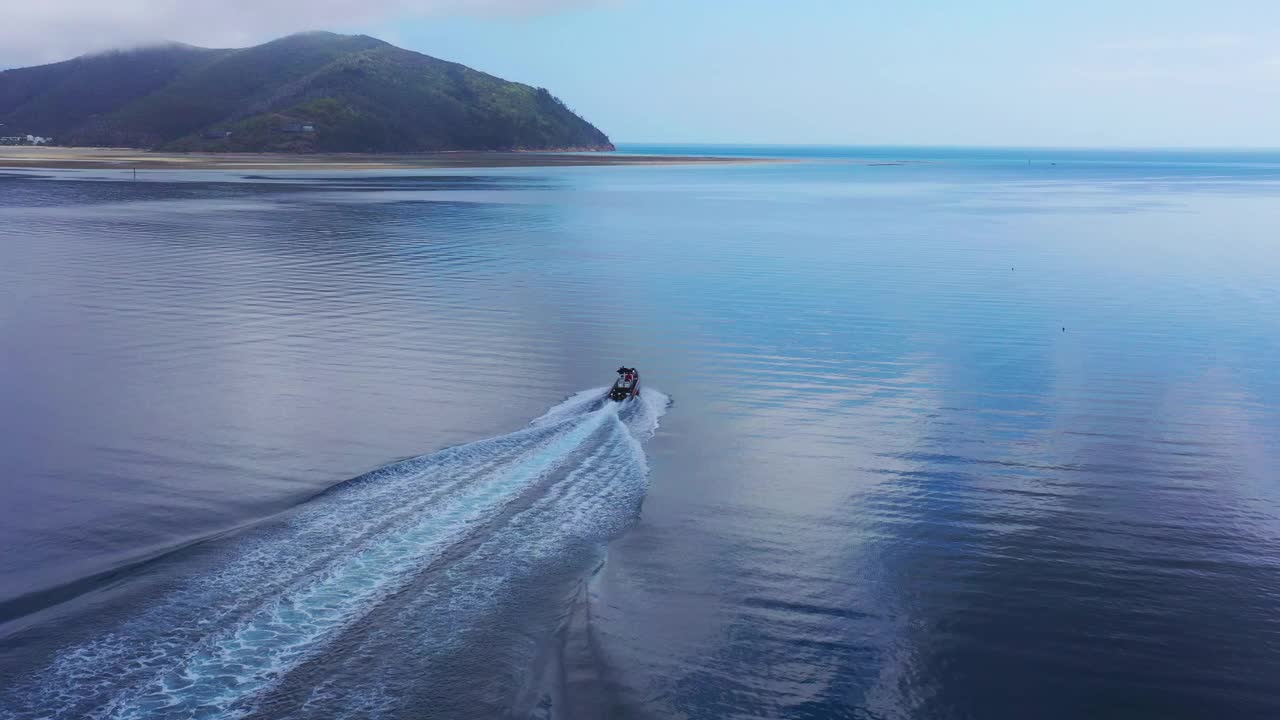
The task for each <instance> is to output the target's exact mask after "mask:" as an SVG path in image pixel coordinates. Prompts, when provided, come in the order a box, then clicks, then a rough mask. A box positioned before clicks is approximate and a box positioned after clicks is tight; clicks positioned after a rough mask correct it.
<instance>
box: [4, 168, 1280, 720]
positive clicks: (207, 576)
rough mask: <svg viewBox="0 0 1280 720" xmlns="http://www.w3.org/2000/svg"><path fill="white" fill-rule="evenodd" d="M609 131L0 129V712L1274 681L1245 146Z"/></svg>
mask: <svg viewBox="0 0 1280 720" xmlns="http://www.w3.org/2000/svg"><path fill="white" fill-rule="evenodd" d="M621 150H622V151H623V152H629V153H646V154H649V153H659V154H711V155H724V156H733V157H758V158H768V159H772V160H784V161H783V162H765V163H750V164H692V165H676V166H617V167H577V168H575V167H556V168H514V169H452V170H440V171H387V170H381V171H353V172H319V171H312V172H303V171H296V170H288V171H283V170H282V171H254V172H245V171H221V170H220V171H166V170H154V171H151V170H148V171H141V172H139V173H138V178H137V180H136V181H135V180H133V179H132V175H131V174H129V173H126V172H125V171H123V170H119V171H117V170H92V171H90V170H85V171H69V170H61V171H59V170H47V171H46V170H8V171H0V718H3V719H4V720H19V719H21V720H35V719H37V718H41V719H44V718H49V719H59V720H64V719H65V720H72V719H75V720H80V719H83V718H93V719H98V720H133V719H138V720H140V719H143V718H146V719H149V720H150V719H155V720H171V719H173V720H176V719H195V718H200V719H204V720H212V719H222V718H252V719H254V720H267V719H272V720H275V719H286V718H289V719H299V720H301V719H305V718H360V719H364V718H389V719H391V718H394V719H410V718H412V719H429V718H492V717H512V718H544V719H551V718H812V719H817V718H859V719H862V720H877V719H883V720H896V719H904V720H905V719H908V718H911V719H915V718H929V719H938V720H947V719H975V720H978V719H981V720H1004V719H1009V720H1024V719H1025V718H1050V719H1057V718H1062V719H1064V720H1065V719H1070V720H1078V719H1080V718H1124V719H1134V718H1139V719H1140V718H1151V719H1153V720H1154V719H1158V720H1175V719H1181V718H1214V719H1216V718H1276V717H1280V470H1278V468H1280V369H1278V366H1277V360H1278V359H1280V232H1278V228H1280V152H1246V151H1232V152H1224V151H1101V150H1098V151H1093V150H1052V149H1033V150H1019V149H961V148H826V147H772V146H759V147H740V146H652V145H649V146H642V145H634V146H624V147H622V148H621ZM620 365H628V366H635V367H637V368H639V370H640V373H641V377H642V391H641V396H640V398H639V399H638V400H634V401H629V402H626V403H620V404H619V403H607V402H604V401H603V400H602V396H603V395H604V393H605V387H606V386H607V385H608V383H609V382H611V380H612V378H613V377H614V370H615V369H616V368H617V367H619V366H620Z"/></svg>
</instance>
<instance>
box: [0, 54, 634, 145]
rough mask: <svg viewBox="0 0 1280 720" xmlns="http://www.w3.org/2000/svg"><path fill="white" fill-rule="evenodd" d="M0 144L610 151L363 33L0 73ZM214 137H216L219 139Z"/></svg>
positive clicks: (536, 109) (464, 72)
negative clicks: (25, 137)
mask: <svg viewBox="0 0 1280 720" xmlns="http://www.w3.org/2000/svg"><path fill="white" fill-rule="evenodd" d="M0 123H4V124H5V126H4V128H3V129H2V130H3V132H2V133H0V134H6V135H8V134H28V133H29V134H33V135H44V136H52V137H53V138H54V140H55V141H56V142H58V143H60V144H69V145H115V146H129V147H153V148H161V149H169V150H225V151H242V152H243V151H292V152H311V151H322V152H415V151H430V150H512V149H527V150H549V149H591V150H610V149H612V148H613V146H612V145H611V144H610V142H609V139H608V137H606V136H605V134H604V133H602V132H600V131H599V130H597V129H596V128H595V127H594V126H592V125H591V124H590V123H588V122H587V121H585V120H583V119H582V118H580V117H578V116H577V115H575V114H574V113H573V112H572V111H570V110H569V109H568V108H566V107H565V106H564V104H563V103H561V102H560V101H559V100H557V99H556V98H555V97H553V96H552V95H551V93H549V92H548V91H547V90H545V89H542V88H533V87H530V86H528V85H522V84H520V83H513V82H508V81H506V80H502V79H500V78H496V77H494V76H492V75H487V74H485V73H482V72H478V71H476V70H472V69H471V68H468V67H465V66H463V65H458V64H456V63H451V62H446V61H444V60H438V59H436V58H433V57H429V56H427V55H422V54H419V53H415V52H410V51H408V50H403V49H401V48H397V47H395V46H393V45H390V44H387V43H385V42H382V41H381V40H377V39H374V38H370V37H366V36H361V35H357V36H347V35H334V34H332V33H305V34H301V35H291V36H289V37H286V38H282V39H280V40H275V41H273V42H269V43H266V44H263V45H259V46H256V47H251V48H245V49H242V50H209V49H205V48H196V47H191V46H186V45H169V46H164V47H156V48H144V49H138V50H129V51H120V52H112V53H104V54H98V55H89V56H84V57H80V58H76V59H74V60H69V61H67V62H62V63H55V64H53V65H43V66H40V67H32V68H22V69H18V70H8V71H5V72H0ZM227 133H230V134H229V136H228V135H227Z"/></svg>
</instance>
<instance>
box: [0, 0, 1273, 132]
mask: <svg viewBox="0 0 1280 720" xmlns="http://www.w3.org/2000/svg"><path fill="white" fill-rule="evenodd" d="M5 14H6V22H5V24H4V26H3V27H0V67H3V66H18V65H26V64H31V63H35V62H48V61H52V60H58V59H64V58H66V57H70V56H73V55H76V54H78V53H80V52H83V51H88V50H97V49H102V48H103V47H108V46H118V45H127V44H134V43H138V42H143V41H147V40H153V39H155V40H158V39H172V40H181V41H185V42H191V43H194V44H201V45H213V46H239V45H245V44H252V43H254V42H259V41H263V40H267V39H270V38H272V37H276V36H279V35H282V34H287V33H290V32H294V31H301V30H309V29H325V30H333V31H336V32H365V33H368V34H371V35H375V36H377V37H381V38H383V39H385V40H388V41H390V42H393V43H395V44H397V45H401V46H403V47H407V48H409V49H412V50H417V51H420V52H424V53H427V54H430V55H435V56H437V57H441V58H444V59H447V60H455V61H457V62H461V63H464V64H467V65H470V66H471V67H474V68H477V69H479V70H484V71H487V72H490V73H493V74H495V75H499V76H501V77H505V78H508V79H511V80H519V81H522V82H526V83H530V84H533V85H541V86H545V87H547V88H549V89H551V91H552V92H554V93H555V94H556V95H558V96H560V97H561V98H562V99H564V100H565V102H566V103H568V104H569V106H570V107H573V108H574V109H576V110H577V111H579V112H580V113H581V114H582V115H584V116H585V117H586V118H587V119H588V120H590V121H591V122H593V123H595V124H596V125H598V126H599V127H600V128H601V129H603V130H604V131H605V132H606V133H608V134H609V135H610V137H612V138H613V139H614V141H615V142H624V143H625V142H721V143H800V144H854V145H874V144H904V145H1038V146H1099V147H1100V146H1154V147H1182V146H1191V147H1212V146H1236V147H1280V2H1277V1H1276V0H1217V1H1215V2H1209V1H1208V0H1161V1H1158V2H1157V1H1148V0H1073V2H1038V1H1036V0H1016V1H1015V0H967V1H966V2H957V1H954V0H899V1H898V2H893V3H887V2H855V1H853V0H845V1H840V0H791V1H789V2H782V1H781V0H702V1H699V0H361V1H360V2H351V1H350V0H221V1H220V2H185V1H180V0H113V1H112V2H100V0H43V1H42V2H30V3H15V4H13V7H8V6H6V10H5Z"/></svg>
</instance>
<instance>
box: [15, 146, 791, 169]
mask: <svg viewBox="0 0 1280 720" xmlns="http://www.w3.org/2000/svg"><path fill="white" fill-rule="evenodd" d="M750 162H769V161H768V160H759V159H751V158H724V157H705V156H675V155H618V154H616V153H537V152H441V153H415V154H394V153H388V154H376V155H374V154H358V153H351V154H345V153H344V154H316V155H287V154H273V153H162V152H148V151H146V150H135V149H130V148H70V147H0V168H50V169H105V168H114V169H128V168H137V169H139V170H407V169H429V168H500V167H567V166H595V165H675V164H694V163H697V164H701V163H750Z"/></svg>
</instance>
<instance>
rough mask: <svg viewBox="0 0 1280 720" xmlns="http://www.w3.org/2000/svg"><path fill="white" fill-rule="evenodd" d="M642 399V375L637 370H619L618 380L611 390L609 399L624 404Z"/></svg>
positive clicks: (624, 368) (621, 368) (623, 368)
mask: <svg viewBox="0 0 1280 720" xmlns="http://www.w3.org/2000/svg"><path fill="white" fill-rule="evenodd" d="M637 397H640V373H639V371H637V370H636V369H635V368H630V367H625V366H624V367H620V368H618V379H617V380H614V381H613V387H611V388H609V399H610V400H613V401H616V402H622V401H624V400H630V399H631V398H637Z"/></svg>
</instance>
